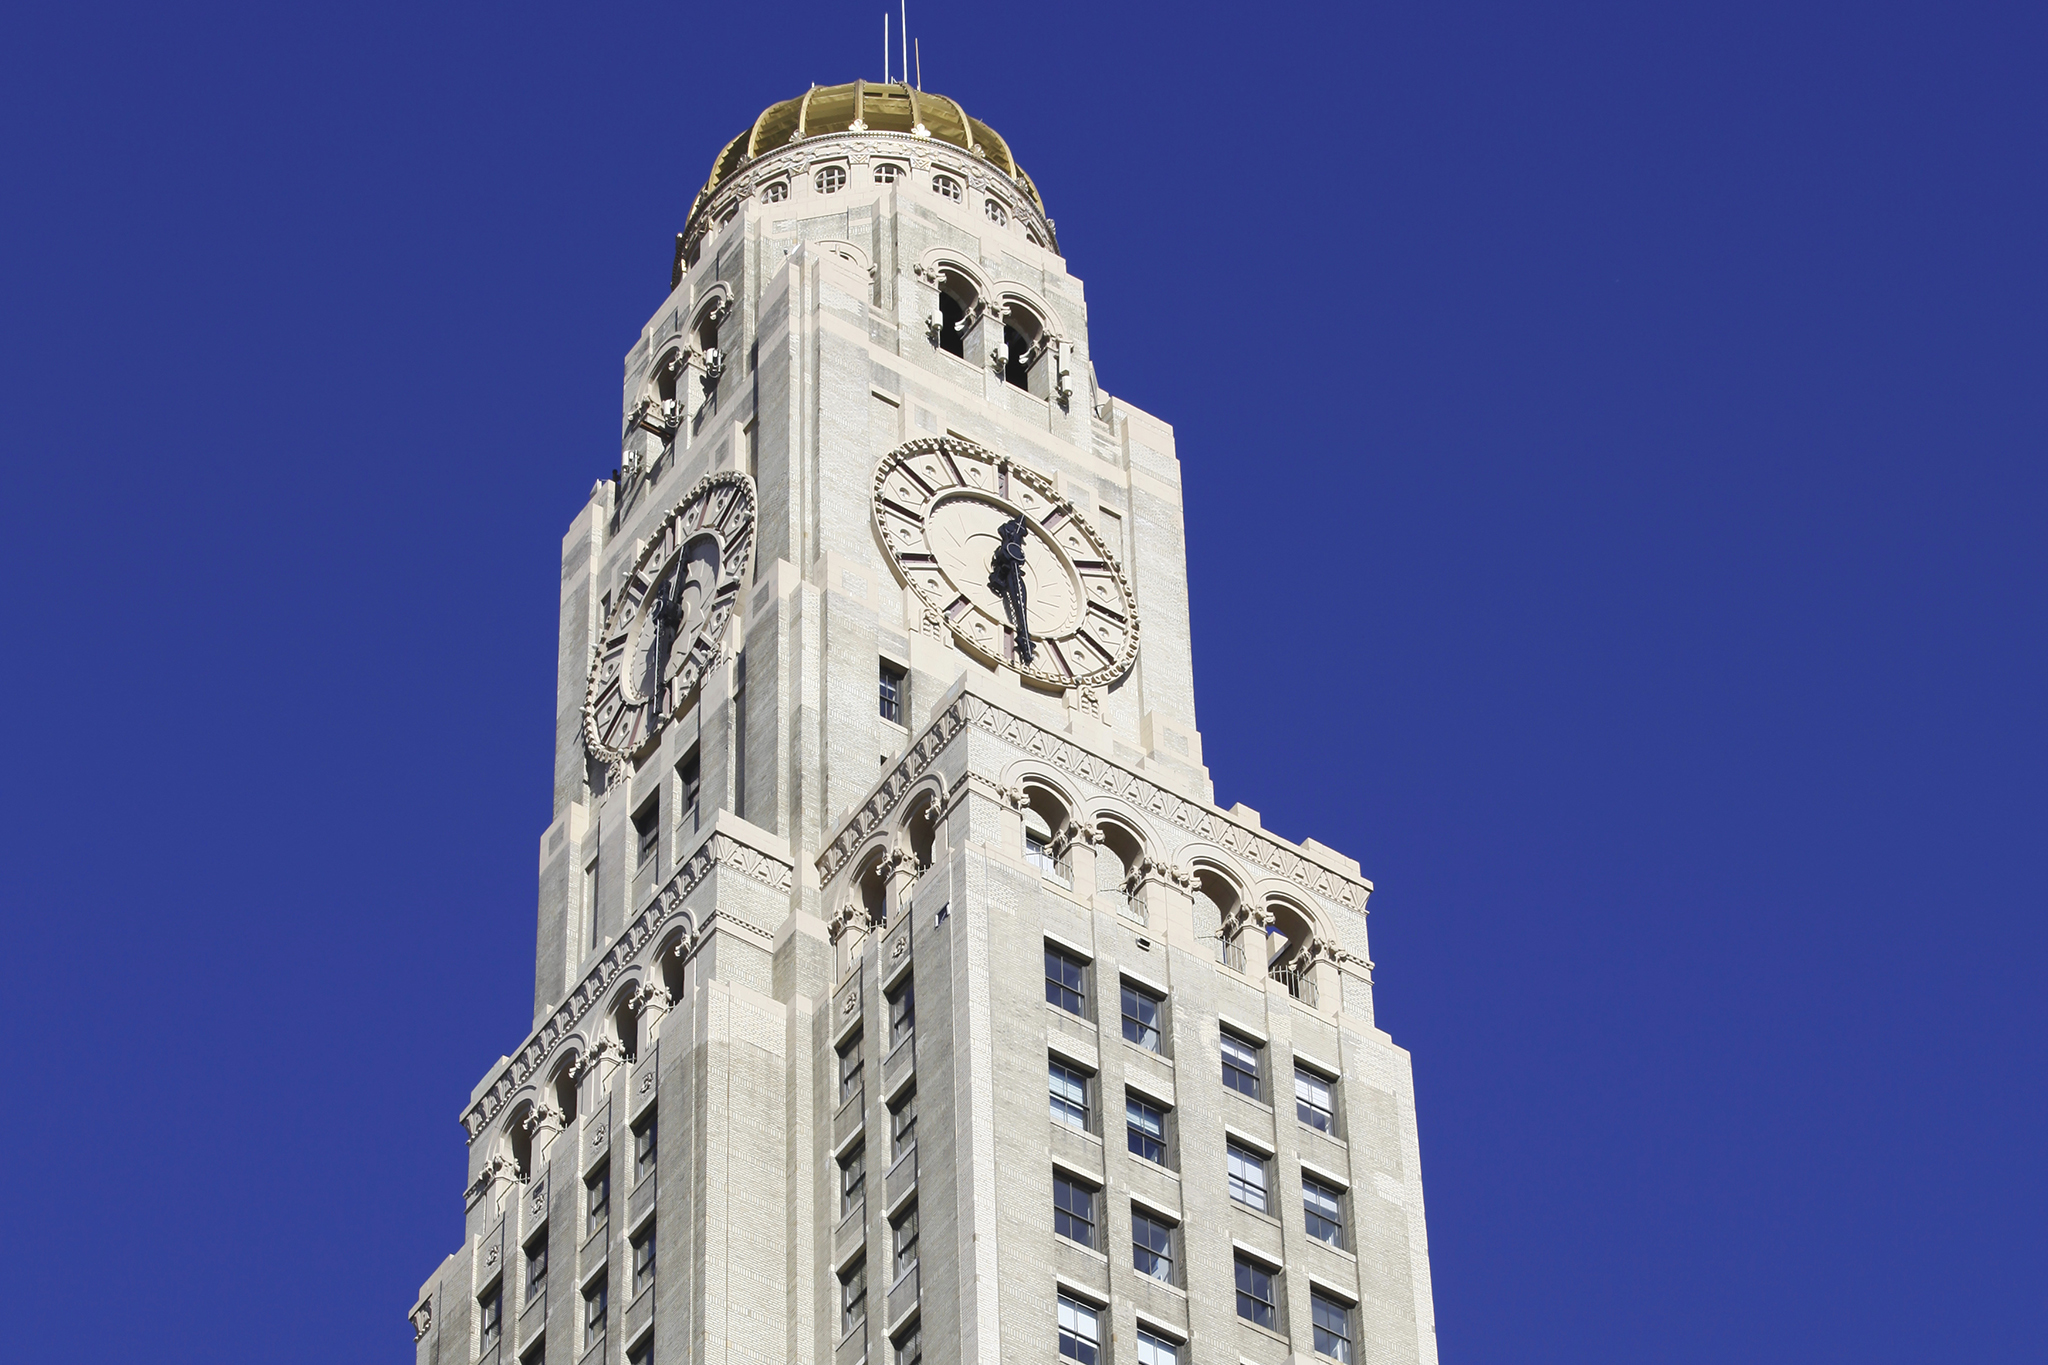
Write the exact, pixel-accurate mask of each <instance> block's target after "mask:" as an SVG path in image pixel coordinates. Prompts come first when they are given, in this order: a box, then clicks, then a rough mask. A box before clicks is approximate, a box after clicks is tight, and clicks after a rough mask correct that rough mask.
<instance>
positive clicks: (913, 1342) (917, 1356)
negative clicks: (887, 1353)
mask: <svg viewBox="0 0 2048 1365" xmlns="http://www.w3.org/2000/svg"><path fill="white" fill-rule="evenodd" d="M922 1325H923V1324H922V1323H916V1322H913V1323H911V1324H910V1330H909V1331H907V1332H905V1333H904V1334H903V1335H902V1336H900V1337H898V1338H896V1365H924V1341H923V1339H922V1335H921V1333H920V1332H919V1331H918V1328H919V1327H920V1326H922Z"/></svg>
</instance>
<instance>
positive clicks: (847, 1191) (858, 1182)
mask: <svg viewBox="0 0 2048 1365" xmlns="http://www.w3.org/2000/svg"><path fill="white" fill-rule="evenodd" d="M867 1180H868V1162H867V1156H866V1154H865V1153H864V1152H862V1150H861V1148H860V1146H859V1144H855V1146H854V1149H853V1150H852V1151H850V1152H848V1153H847V1154H846V1159H845V1160H844V1161H842V1162H840V1163H839V1216H840V1217H841V1218H845V1217H847V1216H848V1215H850V1214H851V1213H852V1212H853V1211H854V1210H855V1209H857V1208H859V1207H860V1206H861V1203H862V1201H863V1200H865V1199H866V1197H867V1193H866V1187H867Z"/></svg>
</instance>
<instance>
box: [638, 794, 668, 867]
mask: <svg viewBox="0 0 2048 1365" xmlns="http://www.w3.org/2000/svg"><path fill="white" fill-rule="evenodd" d="M633 848H634V853H633V870H634V871H635V872H638V871H641V870H642V869H644V868H647V867H649V866H652V865H653V864H654V862H655V861H656V860H657V859H658V858H660V856H661V790H660V788H659V787H656V789H655V790H654V791H653V792H651V793H650V794H649V795H648V797H647V799H646V800H645V801H642V802H641V803H640V809H639V810H636V811H634V812H633Z"/></svg>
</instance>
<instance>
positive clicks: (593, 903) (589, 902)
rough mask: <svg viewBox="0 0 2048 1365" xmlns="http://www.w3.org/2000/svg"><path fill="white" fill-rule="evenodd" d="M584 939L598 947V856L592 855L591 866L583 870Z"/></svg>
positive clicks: (593, 946)
mask: <svg viewBox="0 0 2048 1365" xmlns="http://www.w3.org/2000/svg"><path fill="white" fill-rule="evenodd" d="M583 926H584V928H583V938H584V941H585V943H586V944H587V945H588V946H589V947H592V948H595V947H596V946H597V854H596V853H594V852H593V853H592V854H591V855H590V865H589V866H587V867H585V868H584V869H583Z"/></svg>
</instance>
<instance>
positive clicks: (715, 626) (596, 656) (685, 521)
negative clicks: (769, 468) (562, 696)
mask: <svg viewBox="0 0 2048 1365" xmlns="http://www.w3.org/2000/svg"><path fill="white" fill-rule="evenodd" d="M722 489H729V490H731V494H730V496H728V497H726V498H725V499H724V500H723V501H719V500H718V494H719V492H720V490H722ZM759 502H760V500H759V497H758V495H757V494H756V492H755V489H754V481H753V480H752V479H751V478H749V477H748V476H747V475H745V474H743V473H739V472H736V471H728V472H724V473H718V474H709V475H706V476H705V477H704V478H702V479H699V480H698V481H697V483H696V484H695V485H694V486H693V487H692V488H691V489H690V491H689V492H688V493H685V494H684V495H683V496H682V497H681V498H679V499H678V500H677V501H676V504H675V505H674V506H673V507H671V508H669V510H668V511H667V513H665V514H664V515H663V516H662V518H661V520H660V521H658V522H656V523H655V526H654V530H653V532H652V533H651V534H650V535H648V536H647V537H646V539H644V540H642V541H640V542H639V543H638V544H636V545H635V546H634V548H633V564H632V567H631V568H629V569H628V570H627V571H626V574H625V577H624V578H623V579H622V580H621V581H620V584H619V588H618V591H617V594H616V598H615V600H614V601H613V603H612V608H611V612H610V614H609V615H608V616H606V618H605V620H604V621H603V623H602V624H601V625H600V627H599V632H598V637H597V640H596V642H595V643H594V644H592V645H591V647H590V668H589V670H588V672H587V674H586V675H585V678H584V686H583V744H584V748H585V750H586V751H587V752H588V753H589V754H590V756H591V757H592V758H593V759H595V760H596V761H597V762H599V763H602V764H604V765H606V767H608V768H609V769H610V770H611V771H612V772H613V773H615V774H616V773H621V772H624V771H627V770H628V769H630V767H631V766H632V765H633V764H634V763H635V762H637V761H638V760H639V759H641V758H643V757H645V755H646V754H647V753H648V752H649V751H651V750H652V749H653V748H654V746H655V745H657V744H658V743H660V740H661V732H662V730H663V729H664V728H666V727H667V725H668V724H669V723H670V722H671V721H673V720H676V719H678V718H679V717H681V716H682V715H683V713H684V712H686V711H687V710H688V709H689V707H690V704H691V703H692V702H693V701H694V700H695V698H696V696H697V693H698V691H699V690H700V689H701V688H702V687H703V685H704V678H705V675H706V674H708V673H709V672H710V671H711V669H712V668H713V667H715V666H716V665H717V664H718V663H719V661H720V660H722V659H723V658H724V657H725V652H726V649H725V644H726V630H727V627H728V626H729V624H730V623H731V620H732V613H733V608H734V607H735V606H736V605H737V604H738V602H739V600H740V594H741V593H742V592H743V591H744V589H745V585H746V583H747V582H748V581H749V580H750V579H751V578H752V576H753V567H754V541H755V530H756V525H755V523H756V518H757V515H758V511H759ZM714 503H716V506H715V509H714ZM706 536H709V537H710V538H712V539H713V540H715V541H716V542H717V543H718V550H719V566H718V576H717V580H716V586H715V587H714V588H713V590H712V592H711V596H710V598H709V601H708V603H707V605H706V607H705V609H704V616H703V619H702V621H701V622H700V623H699V624H698V626H697V629H696V630H695V632H694V633H693V634H692V635H691V636H690V638H689V639H688V640H681V639H678V640H676V641H674V642H673V644H672V645H671V648H670V651H669V654H668V662H667V665H666V666H665V668H664V673H665V675H666V676H664V677H662V678H658V679H656V684H655V685H656V695H655V696H653V697H651V698H650V697H637V698H636V697H635V695H634V689H633V688H632V686H631V682H630V679H628V678H627V677H625V676H624V674H625V667H624V663H625V660H626V658H627V657H628V655H629V654H630V653H631V652H633V651H634V650H635V649H637V647H638V644H639V639H640V635H641V633H642V631H644V630H645V629H646V626H647V622H646V620H645V619H644V615H643V612H642V608H643V607H644V606H645V605H646V604H647V601H648V598H649V595H650V594H651V593H652V592H653V591H654V590H655V589H657V588H659V587H661V585H662V584H663V583H664V582H665V581H666V578H667V575H668V574H670V573H672V572H675V571H676V570H677V567H678V566H680V565H681V564H682V562H683V560H684V557H685V555H686V553H687V551H688V550H689V548H690V546H691V545H692V544H694V543H696V542H697V541H698V540H700V539H702V538H703V537H706ZM679 653H680V654H681V655H682V658H681V662H680V663H679V664H678V663H677V662H675V661H676V658H677V655H678V654H679ZM614 689H616V690H617V691H618V692H619V694H620V696H621V697H622V698H623V699H624V705H626V706H629V707H635V708H638V707H646V708H649V709H650V711H651V713H652V714H651V718H650V720H649V722H648V725H647V727H646V730H645V732H644V733H643V734H642V736H641V738H640V740H639V742H638V743H636V744H632V745H630V746H628V745H613V744H608V743H606V742H605V740H604V739H603V738H602V736H601V734H600V732H599V721H598V716H599V711H600V709H601V708H602V707H603V706H604V704H605V703H606V701H607V699H608V697H609V694H610V693H611V692H612V691H613V690H614ZM663 690H666V691H667V693H668V697H669V701H668V705H667V706H666V707H663V706H662V704H661V697H660V693H661V692H662V691H663Z"/></svg>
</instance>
